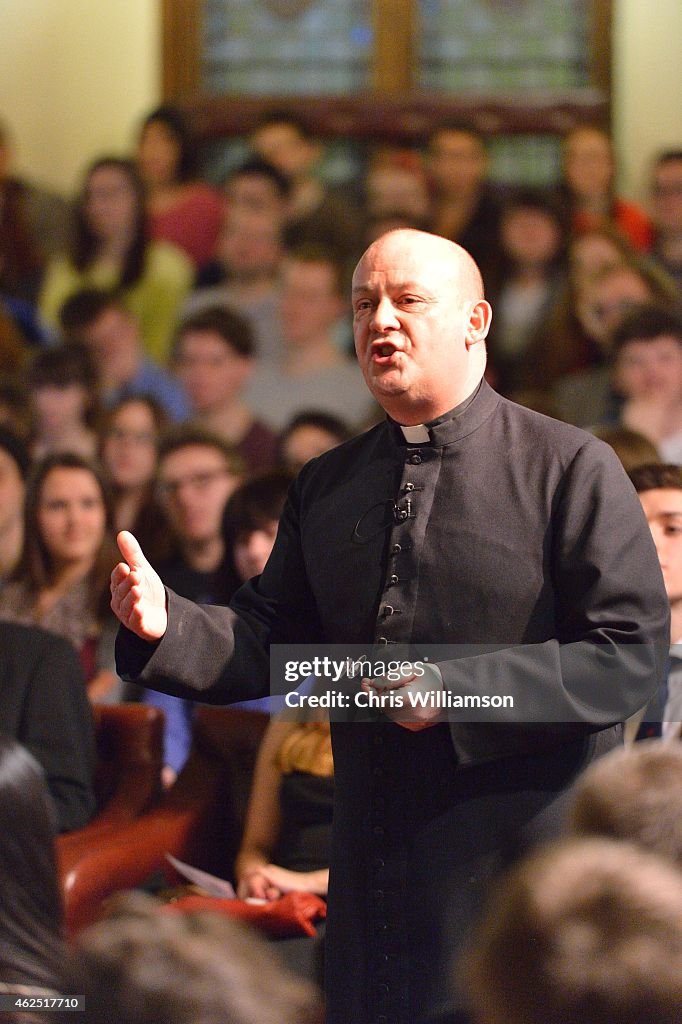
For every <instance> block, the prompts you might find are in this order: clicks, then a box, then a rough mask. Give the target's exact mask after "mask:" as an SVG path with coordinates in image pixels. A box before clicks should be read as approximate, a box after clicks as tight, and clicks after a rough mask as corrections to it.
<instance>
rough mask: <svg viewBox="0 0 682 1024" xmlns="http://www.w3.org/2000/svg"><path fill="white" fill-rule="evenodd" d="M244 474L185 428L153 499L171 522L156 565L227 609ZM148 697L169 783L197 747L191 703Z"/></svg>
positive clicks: (229, 456)
mask: <svg viewBox="0 0 682 1024" xmlns="http://www.w3.org/2000/svg"><path fill="white" fill-rule="evenodd" d="M242 469H243V465H242V462H241V459H240V458H239V455H238V453H237V451H236V449H235V448H234V446H233V445H231V444H230V443H229V442H228V441H226V440H225V439H224V438H223V437H221V436H220V435H219V434H216V433H214V432H212V431H209V430H207V429H206V428H205V427H201V426H198V425H195V424H191V423H190V424H183V425H182V426H179V427H175V428H173V429H172V430H170V431H167V432H166V434H164V435H163V437H162V438H161V440H160V443H159V451H158V461H157V470H156V500H157V501H158V502H159V504H160V506H161V509H162V510H163V513H164V515H165V518H166V524H167V525H166V539H167V547H168V548H169V549H170V551H169V553H166V556H165V557H164V558H163V559H162V560H161V561H160V562H158V563H157V568H158V571H159V574H160V576H161V578H162V579H163V580H164V582H165V583H166V584H167V585H168V586H169V587H173V589H174V590H176V591H177V592H178V593H179V594H182V596H183V597H185V598H187V599H188V600H190V601H197V602H200V603H202V604H224V603H225V602H227V601H229V599H230V597H231V596H232V593H233V591H234V588H235V580H234V577H233V575H232V574H231V572H230V571H229V559H228V553H227V549H226V546H225V542H224V539H223V535H222V529H221V524H222V516H223V510H224V508H225V503H226V501H227V500H228V498H229V497H230V495H231V494H232V492H233V491H234V489H235V487H236V486H237V484H238V482H239V478H240V475H241V472H242ZM144 699H145V700H146V701H147V702H148V703H150V704H154V705H155V706H156V707H160V708H161V709H162V710H163V711H164V712H165V715H166V722H165V730H164V767H163V780H164V784H165V785H166V786H170V785H171V784H172V783H173V782H174V781H175V778H176V777H177V775H178V772H179V771H180V770H181V768H182V766H183V765H184V763H185V761H186V760H187V757H188V755H189V751H190V747H191V745H192V723H193V718H194V703H193V702H192V701H186V700H181V699H180V698H177V697H172V696H167V695H166V694H163V693H157V692H156V691H155V690H153V689H145V691H144Z"/></svg>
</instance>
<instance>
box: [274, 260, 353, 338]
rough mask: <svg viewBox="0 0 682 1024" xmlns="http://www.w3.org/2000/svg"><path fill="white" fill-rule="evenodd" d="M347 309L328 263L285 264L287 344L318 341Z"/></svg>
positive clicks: (282, 312) (283, 305)
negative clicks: (344, 309) (344, 308)
mask: <svg viewBox="0 0 682 1024" xmlns="http://www.w3.org/2000/svg"><path fill="white" fill-rule="evenodd" d="M343 307H344V303H343V300H342V298H341V297H340V295H339V294H338V292H337V290H336V280H335V272H334V268H333V267H332V266H330V265H329V264H328V263H322V262H320V263H313V262H308V261H307V260H296V259H291V260H288V261H287V262H286V263H285V264H284V268H283V273H282V300H281V306H280V316H281V321H282V331H283V334H284V338H285V341H286V342H287V344H289V345H292V346H296V347H299V346H304V345H305V343H306V342H307V341H317V340H318V339H319V338H320V337H321V336H324V335H326V334H327V333H328V332H329V331H330V330H331V327H332V325H333V324H334V323H335V322H336V321H337V320H338V319H339V317H340V316H341V314H342V312H343Z"/></svg>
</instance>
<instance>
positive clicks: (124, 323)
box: [59, 288, 190, 420]
mask: <svg viewBox="0 0 682 1024" xmlns="http://www.w3.org/2000/svg"><path fill="white" fill-rule="evenodd" d="M59 321H60V325H61V328H62V332H63V334H64V337H65V338H66V339H67V340H73V341H80V342H82V343H83V344H84V345H86V346H87V347H88V348H89V349H90V351H91V352H92V354H93V356H94V359H95V362H96V364H97V370H98V376H99V384H100V388H101V390H102V398H103V401H104V404H105V405H108V406H111V405H115V404H116V403H117V402H119V401H120V400H121V399H122V398H126V397H130V396H133V395H151V396H153V397H154V398H155V399H156V400H157V401H158V402H160V404H161V405H162V406H163V408H164V409H165V411H166V413H167V414H168V416H169V417H170V418H171V419H173V420H184V419H186V418H187V416H189V413H190V404H189V402H188V400H187V396H186V394H185V392H184V391H183V389H182V385H181V384H179V383H178V381H177V380H176V379H175V377H174V376H173V375H172V374H171V373H169V372H168V370H165V369H163V367H161V366H159V365H158V364H157V363H155V362H154V361H153V360H152V359H150V358H149V357H148V356H146V355H145V353H144V347H143V341H142V334H141V331H140V325H139V321H138V319H137V317H136V315H135V314H134V313H131V312H130V311H129V310H128V309H127V308H126V305H125V302H124V300H123V298H122V297H121V296H120V295H117V294H116V293H115V292H109V291H101V290H99V289H97V288H86V289H83V290H82V291H79V292H76V293H75V294H74V295H72V296H71V297H70V298H68V299H67V300H66V301H65V303H64V305H63V306H62V307H61V309H60V311H59Z"/></svg>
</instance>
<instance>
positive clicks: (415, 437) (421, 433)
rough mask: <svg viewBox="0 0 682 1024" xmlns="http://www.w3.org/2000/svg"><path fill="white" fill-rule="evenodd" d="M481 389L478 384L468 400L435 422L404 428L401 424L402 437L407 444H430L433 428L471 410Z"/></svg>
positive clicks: (437, 418)
mask: <svg viewBox="0 0 682 1024" xmlns="http://www.w3.org/2000/svg"><path fill="white" fill-rule="evenodd" d="M480 389H481V383H479V384H478V387H477V388H476V389H475V390H474V391H473V392H472V394H470V395H469V397H468V398H465V399H464V401H463V402H460V403H459V405H456V406H455V408H454V409H450V410H449V411H448V412H444V413H443V415H442V416H437V417H436V419H435V420H430V421H429V422H428V423H417V424H416V425H415V426H413V427H404V426H403V425H402V423H399V424H398V426H399V427H400V430H401V431H402V435H403V437H404V438H405V440H406V441H407V443H408V444H429V443H430V442H431V441H432V440H433V433H432V431H433V428H434V427H438V426H440V424H441V423H447V422H448V421H450V420H454V419H456V418H457V417H458V416H461V415H462V413H463V412H465V411H466V410H467V409H468V408H469V406H470V405H471V403H472V402H473V400H474V398H475V397H476V395H477V394H478V392H479V391H480Z"/></svg>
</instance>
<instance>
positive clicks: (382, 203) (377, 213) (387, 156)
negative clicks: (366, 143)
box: [363, 147, 430, 226]
mask: <svg viewBox="0 0 682 1024" xmlns="http://www.w3.org/2000/svg"><path fill="white" fill-rule="evenodd" d="M363 184H364V198H365V203H364V206H365V210H364V213H365V219H367V218H368V217H369V218H379V217H395V216H402V217H404V218H405V219H406V220H408V221H409V222H410V223H411V225H412V226H416V225H417V224H419V225H421V224H426V223H427V222H428V218H429V212H430V195H429V186H428V180H427V177H426V168H425V166H424V163H423V160H422V158H421V157H420V155H419V154H418V153H416V152H414V151H412V150H408V149H395V148H390V147H382V148H381V149H379V150H378V151H377V152H376V153H375V154H374V155H373V156H372V158H371V160H370V163H369V167H368V168H367V172H366V174H365V179H364V183H363Z"/></svg>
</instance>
